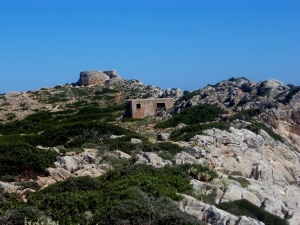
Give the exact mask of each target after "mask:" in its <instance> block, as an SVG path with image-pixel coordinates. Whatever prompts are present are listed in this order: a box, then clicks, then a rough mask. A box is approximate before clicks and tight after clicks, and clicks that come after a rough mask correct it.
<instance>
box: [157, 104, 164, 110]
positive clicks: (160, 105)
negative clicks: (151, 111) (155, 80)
mask: <svg viewBox="0 0 300 225" xmlns="http://www.w3.org/2000/svg"><path fill="white" fill-rule="evenodd" d="M157 108H158V109H164V108H166V104H165V103H157Z"/></svg>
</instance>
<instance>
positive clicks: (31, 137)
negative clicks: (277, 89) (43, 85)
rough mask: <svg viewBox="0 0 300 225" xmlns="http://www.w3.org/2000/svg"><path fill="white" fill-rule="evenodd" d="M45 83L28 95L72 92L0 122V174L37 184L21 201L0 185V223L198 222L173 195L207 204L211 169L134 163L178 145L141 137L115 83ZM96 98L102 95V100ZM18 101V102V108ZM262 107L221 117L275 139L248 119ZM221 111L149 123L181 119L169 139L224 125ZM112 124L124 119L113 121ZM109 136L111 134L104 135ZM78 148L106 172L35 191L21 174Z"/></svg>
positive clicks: (244, 208)
mask: <svg viewBox="0 0 300 225" xmlns="http://www.w3.org/2000/svg"><path fill="white" fill-rule="evenodd" d="M239 79H245V78H237V79H235V78H231V79H229V81H232V82H235V81H238V80H239ZM53 89H54V90H55V92H54V93H50V92H48V91H47V89H41V90H39V91H37V92H32V93H29V94H31V95H32V96H34V97H35V98H36V99H37V100H38V99H39V98H38V97H39V96H40V95H43V96H46V99H45V100H41V102H44V103H48V104H49V103H51V104H54V105H57V104H58V102H60V103H61V102H63V103H64V102H66V101H67V100H69V99H72V98H76V99H77V100H76V101H75V102H72V103H68V104H65V105H64V107H66V108H64V109H65V110H63V111H59V112H50V111H46V110H41V111H39V110H36V113H35V114H33V115H30V116H28V117H26V118H25V119H24V120H21V121H13V122H8V123H6V124H0V180H1V181H5V182H12V181H17V183H16V185H19V186H21V187H23V188H31V189H34V190H38V191H37V192H35V193H31V194H29V195H28V196H27V199H28V202H27V203H23V202H21V201H20V198H19V196H18V195H17V194H14V193H13V194H9V193H4V190H3V189H1V188H0V224H16V225H17V224H22V225H23V224H24V219H25V217H26V218H27V219H28V220H32V221H38V220H42V221H44V220H48V219H49V218H52V219H53V220H54V221H58V222H59V224H201V222H199V221H198V220H196V219H195V218H194V217H193V216H190V215H187V214H185V213H183V212H181V211H180V210H179V209H178V207H177V205H176V204H175V202H176V201H179V200H181V199H182V195H181V193H182V194H190V195H192V196H193V197H195V198H197V199H199V200H201V201H204V202H206V203H208V204H215V199H216V197H217V187H216V186H213V185H211V184H210V182H211V181H213V180H214V179H215V178H217V177H218V176H217V174H216V173H215V172H214V171H212V170H211V169H210V168H209V167H206V166H202V165H190V164H184V165H176V166H172V167H170V166H165V167H164V168H154V167H151V166H147V165H141V164H136V162H137V160H138V156H137V154H138V153H139V154H141V153H144V152H154V153H156V154H157V155H158V156H160V157H161V158H163V159H164V160H171V161H172V160H173V159H174V156H175V155H176V154H177V153H180V152H182V151H184V150H186V149H184V148H182V147H180V146H179V145H177V144H174V143H171V142H155V140H154V141H153V140H152V141H150V139H149V136H145V135H142V134H143V133H142V132H134V131H133V130H137V129H136V128H137V127H142V126H144V127H147V124H148V122H149V121H146V119H128V118H123V119H120V117H121V116H122V115H123V113H124V108H125V106H124V104H116V102H117V101H116V97H117V96H116V95H115V94H118V95H119V94H121V91H119V90H115V89H109V88H101V89H97V90H93V89H91V88H83V89H76V88H74V89H72V88H71V89H70V90H71V91H70V90H67V89H65V87H64V86H59V85H58V86H55V87H54V88H53ZM140 91H141V90H140V89H139V88H132V90H131V94H134V95H137V94H139V93H140ZM243 91H248V87H244V89H243ZM298 91H299V87H295V86H293V87H291V89H290V92H289V94H288V95H286V97H285V99H284V100H283V103H287V102H289V101H290V99H291V98H292V96H293V95H294V94H295V93H297V92H298ZM269 92H270V90H269V89H268V88H266V87H265V84H264V83H262V84H261V86H260V87H259V88H258V90H257V93H255V94H257V95H258V96H265V95H267V94H269ZM91 94H93V96H90V95H91ZM143 94H144V95H142V97H143V98H146V97H150V96H151V93H146V92H145V93H143ZM198 94H199V90H197V91H194V92H188V91H185V92H184V95H183V97H181V98H180V99H179V100H178V101H184V100H188V99H190V98H192V97H194V96H196V95H198ZM0 97H1V96H0ZM101 101H102V102H104V104H102V106H101V104H100V102H101ZM247 101H250V100H249V99H246V98H245V99H243V100H241V102H240V103H239V104H244V103H246V102H247ZM103 105H105V106H103ZM25 108H26V107H25V105H24V108H22V110H23V109H25ZM263 112H264V111H263V110H262V109H249V110H244V111H241V112H239V113H236V114H235V115H234V116H232V117H231V118H230V119H229V120H230V121H231V122H232V121H233V120H234V119H240V120H246V121H250V122H251V124H250V125H247V127H245V128H247V129H249V130H252V131H253V132H255V133H257V134H258V133H259V131H260V130H261V129H263V130H265V131H266V132H267V133H268V134H269V135H270V136H271V137H273V138H274V139H275V140H279V141H282V142H283V139H282V137H280V136H279V135H278V134H276V133H274V131H273V130H272V128H270V127H268V126H266V125H265V124H263V123H259V122H257V121H256V118H257V117H258V116H259V115H261V114H262V113H263ZM223 113H225V112H224V110H223V109H221V108H219V107H217V106H215V105H199V106H193V107H190V108H186V109H184V110H183V111H182V112H180V113H179V114H177V115H174V116H173V117H172V118H170V119H168V120H166V121H164V122H162V123H159V124H157V126H156V128H171V127H175V126H177V125H178V124H179V123H184V124H186V125H187V126H185V127H182V128H181V129H177V130H174V129H172V128H171V129H169V130H172V133H171V135H170V137H169V138H170V140H172V141H189V140H190V138H192V137H193V136H195V135H197V134H203V131H204V130H206V129H211V128H218V129H221V130H227V131H229V126H230V123H229V122H230V121H221V122H216V121H219V115H220V114H223ZM15 117H16V115H15V114H14V113H11V114H7V119H8V120H14V119H15ZM116 121H118V122H116ZM111 122H113V123H111ZM151 122H153V120H152V121H151ZM117 123H119V124H122V123H123V125H124V124H125V125H124V126H118V125H117ZM127 125H128V126H127ZM122 127H126V129H125V128H122ZM128 127H129V129H131V130H129V129H127V128H128ZM146 129H148V128H146ZM156 131H157V130H156ZM111 135H117V136H119V137H114V138H110V137H111ZM132 138H136V139H140V140H141V143H137V144H134V143H131V139H132ZM38 145H41V146H45V147H58V148H59V150H60V153H54V152H53V151H51V150H41V149H39V148H37V147H35V146H38ZM83 148H94V149H96V151H97V154H98V155H99V156H100V158H99V159H100V160H101V163H103V164H105V165H108V168H109V169H108V170H110V171H109V172H108V173H107V174H105V175H103V176H100V177H98V178H90V177H72V178H69V179H67V180H65V181H63V182H62V181H60V182H57V183H55V184H54V185H50V186H49V187H47V188H46V189H43V190H39V188H40V187H39V186H38V184H37V183H35V182H33V181H29V182H23V181H22V180H21V179H22V178H25V180H29V179H34V178H36V176H42V175H45V168H47V167H51V166H53V162H54V161H55V156H56V155H57V154H62V155H63V154H65V153H66V152H69V151H73V152H76V153H79V152H81V151H82V150H83ZM115 150H121V151H123V152H125V153H127V154H130V155H131V158H129V159H126V158H119V157H116V156H114V155H113V154H111V152H114V151H115ZM172 162H173V161H172ZM103 164H102V165H103ZM235 175H239V174H234V173H231V174H230V175H229V177H228V179H231V180H235V181H237V182H239V183H240V184H241V186H242V187H247V185H248V184H249V182H248V181H247V180H246V179H245V178H242V177H240V176H235ZM192 178H193V179H197V180H200V181H203V182H205V183H206V184H207V185H205V188H204V189H205V190H204V191H203V192H202V191H201V192H199V193H195V192H194V190H193V189H192V186H191V185H190V179H192ZM218 207H220V208H222V209H224V210H226V211H228V212H230V213H233V214H236V215H246V216H251V217H253V218H255V219H258V220H261V221H263V222H264V223H265V224H285V221H284V220H281V219H280V218H278V217H276V216H274V215H271V214H268V213H266V212H265V211H264V210H262V209H260V208H258V207H256V206H254V205H253V204H251V203H249V202H247V201H245V200H241V201H235V202H232V203H222V204H220V205H218Z"/></svg>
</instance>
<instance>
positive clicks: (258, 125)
mask: <svg viewBox="0 0 300 225" xmlns="http://www.w3.org/2000/svg"><path fill="white" fill-rule="evenodd" d="M247 129H249V130H251V131H252V132H254V133H256V134H259V130H260V129H263V130H264V131H266V132H267V133H268V134H269V135H270V136H271V137H272V138H273V139H274V140H276V141H280V142H282V143H283V142H284V139H283V138H282V137H281V136H280V135H279V134H276V133H275V132H274V131H273V129H272V128H270V127H268V126H267V125H266V124H264V123H260V122H252V124H251V125H248V126H247Z"/></svg>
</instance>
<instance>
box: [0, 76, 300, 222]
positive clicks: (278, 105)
mask: <svg viewBox="0 0 300 225" xmlns="http://www.w3.org/2000/svg"><path fill="white" fill-rule="evenodd" d="M98 73H100V72H97V74H95V72H88V73H83V74H81V75H80V82H79V81H78V82H79V83H80V85H84V86H75V85H69V84H66V85H59V86H56V87H53V88H50V89H45V88H44V89H40V90H37V91H30V92H27V93H8V94H6V95H1V96H0V107H1V111H0V118H1V119H2V122H3V123H7V122H9V121H14V120H19V119H22V118H24V117H26V116H27V115H29V114H34V113H35V112H36V111H38V110H41V109H44V110H49V111H51V112H55V111H64V110H67V109H74V108H75V103H76V104H77V105H76V107H78V106H79V108H80V107H81V106H87V105H89V104H91V103H95V102H96V103H97V105H99V106H104V105H105V106H106V105H109V104H112V105H113V104H121V103H123V102H124V100H125V99H128V98H153V97H155V98H157V97H173V98H174V99H175V100H177V101H176V103H175V107H174V108H173V109H172V110H171V111H169V112H165V113H163V115H166V114H168V113H169V114H168V115H170V114H172V115H175V114H179V113H180V112H182V111H183V110H184V109H186V108H189V107H192V106H197V105H202V104H212V105H218V106H220V107H221V108H223V109H225V110H226V111H227V113H226V114H222V115H220V117H219V118H217V119H216V121H222V122H224V123H226V124H228V125H229V126H230V128H229V130H220V129H218V128H210V129H205V130H203V131H202V132H199V134H196V135H194V136H193V137H192V138H190V139H189V140H185V141H176V142H175V141H171V140H170V139H171V136H172V135H171V136H170V134H171V133H172V132H176V131H179V130H180V129H182V128H184V127H186V126H187V125H185V124H179V125H178V126H176V127H171V128H167V129H158V128H155V125H156V123H157V121H163V120H165V119H166V117H159V116H158V117H154V118H145V119H143V120H138V121H134V120H129V121H128V122H127V121H126V120H125V121H122V120H120V118H115V121H113V122H111V123H112V124H117V125H118V126H121V127H124V128H128V129H130V130H134V131H136V132H137V133H138V134H139V135H142V136H143V137H144V138H145V139H147V143H145V141H144V140H140V139H137V138H131V139H129V141H128V139H122V138H124V137H123V136H115V135H107V136H106V137H105V139H103V140H102V139H101V142H97V143H98V144H97V147H94V148H84V149H83V151H82V152H81V153H76V152H70V151H67V152H65V150H66V149H65V148H64V147H63V146H56V147H54V148H53V147H52V148H48V147H47V146H43V147H42V146H38V148H40V149H44V150H45V151H49V150H51V149H53V150H55V151H56V152H57V157H56V162H55V163H54V164H55V165H54V167H53V168H48V169H47V174H48V175H47V176H37V177H36V179H35V180H34V181H35V182H37V183H38V184H39V186H41V187H42V188H45V187H48V186H50V185H51V184H54V183H56V182H57V181H64V180H66V179H68V178H69V177H80V176H86V175H88V176H91V177H97V176H100V175H103V174H106V173H108V172H109V171H111V170H113V169H114V168H115V167H117V165H116V164H113V163H111V161H110V160H111V159H112V158H116V159H121V160H123V159H125V160H131V161H130V162H131V163H133V164H147V165H151V166H153V167H156V168H162V167H164V166H177V165H183V164H185V163H189V164H201V165H206V166H208V167H209V168H211V169H213V170H214V171H215V172H217V174H218V178H216V179H214V180H212V181H209V179H208V178H207V176H208V175H207V174H202V173H199V174H193V171H192V170H191V171H190V173H191V176H192V177H193V179H191V181H190V183H191V184H192V186H193V191H192V193H190V194H189V195H187V194H185V195H183V197H184V198H183V200H181V201H179V202H178V203H177V206H178V207H179V209H180V210H182V211H183V212H185V213H188V214H190V215H194V216H195V217H196V218H198V219H199V220H200V221H203V222H204V223H205V224H253V225H254V224H264V223H263V222H261V221H259V220H258V219H253V218H251V217H249V216H248V217H246V216H237V215H233V214H232V213H231V212H226V211H224V210H222V209H221V206H222V204H225V203H227V202H231V203H232V204H235V202H236V201H239V200H247V201H248V202H250V203H252V204H253V205H254V206H255V207H257V208H260V209H264V210H265V211H267V212H269V213H272V214H273V215H276V216H278V218H281V219H285V220H286V221H288V223H289V224H290V225H299V224H300V223H299V221H300V128H299V127H300V88H299V87H295V86H292V85H288V86H286V85H283V84H282V83H281V82H279V81H275V80H268V81H263V82H251V81H249V80H247V79H246V78H238V79H235V78H231V79H229V80H228V81H222V82H220V83H218V84H216V85H208V86H206V87H204V88H202V89H199V90H196V91H194V92H191V93H186V92H185V94H183V92H182V91H181V90H179V89H167V90H165V91H164V90H162V89H161V88H158V87H156V86H152V85H144V84H143V83H142V82H140V81H139V80H124V79H121V78H120V77H114V76H116V73H115V72H114V71H113V72H101V76H103V77H102V78H101V79H99V80H98V81H99V82H100V80H101V82H100V83H101V84H100V83H97V82H98V81H97V82H96V81H95V79H96V78H95V76H98V75H99V74H98ZM102 73H103V74H104V75H103V74H102ZM110 75H112V77H110ZM105 76H106V77H105ZM85 78H87V79H86V80H85ZM92 78H93V79H94V78H95V79H94V80H93V79H92ZM92 80H93V81H92ZM79 83H77V84H79ZM85 85H87V86H85ZM78 103H80V104H78ZM247 110H248V111H247ZM245 112H247V113H245ZM207 123H209V122H207ZM258 123H261V124H264V123H266V124H267V126H265V125H264V126H265V127H264V129H258V128H257V127H256V128H255V130H253V127H254V126H257V125H258ZM266 131H272V134H273V133H274V134H275V136H270V132H266ZM172 134H173V133H172ZM276 135H278V136H279V137H280V138H276V137H278V136H276ZM74 138H78V137H74ZM114 139H115V140H116V142H118V141H119V140H122V141H123V142H120V143H122V145H121V146H120V145H119V147H114V148H112V147H111V145H110V146H109V147H108V146H107V145H105V144H104V143H113V141H114ZM124 140H125V141H124ZM71 141H72V140H69V142H71ZM103 141H104V142H103ZM105 141H106V142H105ZM148 142H150V143H152V144H151V145H150V144H149V143H148ZM170 142H172V143H173V144H176V145H178V146H181V147H182V149H181V150H180V151H179V152H177V153H176V154H174V155H172V154H170V152H168V150H167V149H165V150H164V149H163V148H160V147H157V144H159V143H170ZM99 143H100V144H99ZM125 145H126V146H128V148H129V147H130V148H132V149H131V150H128V149H126V148H125V149H124V146H125ZM103 149H105V150H103ZM124 151H126V153H125V152H124ZM133 159H134V160H133ZM203 177H204V178H203ZM0 186H2V187H3V188H4V189H5V191H8V192H18V193H19V196H20V198H21V199H22V200H23V201H24V202H26V196H27V195H28V193H30V192H31V191H33V190H29V189H24V188H22V187H20V186H18V184H15V183H13V182H10V183H8V182H0ZM0 197H1V196H0ZM0 202H1V199H0ZM217 207H218V208H217ZM89 213H90V212H89ZM90 214H91V213H90ZM0 219H1V215H0ZM279 224H280V223H279Z"/></svg>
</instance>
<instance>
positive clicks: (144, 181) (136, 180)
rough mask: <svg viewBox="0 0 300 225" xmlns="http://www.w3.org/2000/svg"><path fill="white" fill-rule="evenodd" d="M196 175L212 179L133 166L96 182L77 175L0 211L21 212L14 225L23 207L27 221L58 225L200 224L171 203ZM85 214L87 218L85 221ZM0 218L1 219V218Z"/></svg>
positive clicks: (185, 169) (185, 170) (187, 170)
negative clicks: (49, 220)
mask: <svg viewBox="0 0 300 225" xmlns="http://www.w3.org/2000/svg"><path fill="white" fill-rule="evenodd" d="M191 171H193V172H191ZM197 171H198V173H200V172H201V171H202V172H204V171H206V173H208V174H211V179H213V177H216V174H215V173H213V172H212V171H210V170H209V169H208V168H206V167H201V166H200V165H198V166H196V167H195V166H193V165H189V164H186V165H182V166H176V167H164V168H161V169H155V168H153V167H151V166H146V165H134V166H129V167H125V168H122V169H116V170H113V171H111V172H109V173H107V174H106V175H104V176H101V177H99V178H97V179H93V178H89V177H77V178H69V179H67V180H66V181H64V182H57V183H55V184H54V185H51V186H49V187H48V188H46V189H43V190H41V191H39V192H36V193H32V194H31V195H30V197H29V200H28V203H27V205H26V206H25V204H17V205H14V204H12V205H7V204H6V205H3V203H0V210H3V207H5V208H6V209H7V210H15V212H18V213H19V214H21V216H20V218H19V222H18V221H15V222H16V223H15V224H22V223H21V222H23V221H24V217H25V215H28V213H27V212H23V211H24V209H30V210H31V212H36V214H34V213H33V215H29V217H30V219H33V220H35V219H36V218H37V217H38V216H39V215H40V214H41V212H44V213H46V214H47V215H50V216H51V217H52V218H53V219H54V220H55V221H59V224H78V223H80V224H96V223H98V224H123V223H124V222H125V221H126V223H129V224H146V223H147V224H148V223H149V224H201V223H200V222H199V221H197V220H196V219H195V218H194V217H192V216H190V215H187V214H185V213H183V212H181V211H180V210H179V209H178V208H177V207H176V205H174V204H173V203H172V200H171V199H173V200H175V201H176V200H180V199H181V198H182V197H181V195H180V194H178V193H185V192H188V191H191V189H192V186H191V185H190V183H189V178H188V177H189V176H190V175H192V176H193V174H197ZM28 207H29V208H28ZM22 212H23V213H22ZM86 212H89V213H90V214H91V216H90V217H87V216H86ZM22 215H23V217H22ZM1 219H2V221H3V220H4V217H2V218H1V217H0V221H1ZM20 221H21V222H20Z"/></svg>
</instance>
